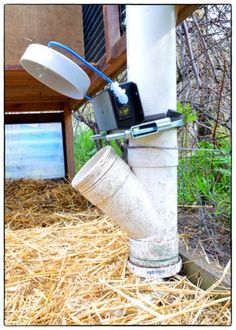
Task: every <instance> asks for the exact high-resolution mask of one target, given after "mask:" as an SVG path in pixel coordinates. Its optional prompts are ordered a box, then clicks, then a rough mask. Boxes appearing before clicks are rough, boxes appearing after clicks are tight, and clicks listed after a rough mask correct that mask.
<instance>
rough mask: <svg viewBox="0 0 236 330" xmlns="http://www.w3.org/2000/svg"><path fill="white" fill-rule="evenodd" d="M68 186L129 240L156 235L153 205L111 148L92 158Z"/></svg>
mask: <svg viewBox="0 0 236 330" xmlns="http://www.w3.org/2000/svg"><path fill="white" fill-rule="evenodd" d="M71 184H72V187H73V188H74V189H76V190H78V191H79V192H80V193H81V194H82V195H83V196H85V197H86V198H87V199H88V200H89V201H90V202H91V203H92V204H94V205H96V206H97V207H98V208H100V209H101V210H102V211H103V212H104V213H105V214H106V215H107V216H108V217H109V218H110V219H111V220H113V221H114V222H115V223H116V224H118V225H119V226H120V227H121V229H123V230H124V231H126V232H127V233H128V234H129V236H130V237H132V238H135V239H141V238H142V239H145V238H146V237H148V238H149V237H151V236H152V235H153V233H155V232H157V230H158V223H157V222H156V221H155V220H156V211H155V209H154V207H153V206H152V203H151V202H150V200H149V198H148V197H147V194H146V192H145V191H144V189H143V187H142V186H141V184H140V182H139V181H138V180H137V178H136V177H135V175H134V174H133V172H132V171H131V169H130V168H129V166H128V165H127V164H126V163H125V162H124V161H123V160H122V159H121V158H120V157H119V156H117V155H116V154H115V152H114V151H113V149H112V148H111V147H104V148H102V149H101V150H100V151H99V152H98V153H97V154H96V155H95V156H93V157H92V158H91V159H90V160H89V161H88V162H87V163H86V164H85V165H84V166H83V167H82V168H81V170H80V171H79V172H78V173H77V174H76V176H75V177H74V179H73V180H72V183H71Z"/></svg>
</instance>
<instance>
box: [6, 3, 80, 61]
mask: <svg viewBox="0 0 236 330" xmlns="http://www.w3.org/2000/svg"><path fill="white" fill-rule="evenodd" d="M4 14H5V15H4V16H5V65H16V64H19V60H20V58H21V56H22V54H23V53H24V51H25V49H26V48H27V46H28V45H29V44H31V43H39V44H44V45H47V43H48V41H50V40H56V41H59V42H62V43H65V44H67V45H68V46H70V47H71V48H73V49H75V50H76V51H78V52H79V53H80V54H81V55H83V54H84V43H83V25H82V7H81V5H68V4H67V5H28V4H24V5H5V13H4Z"/></svg>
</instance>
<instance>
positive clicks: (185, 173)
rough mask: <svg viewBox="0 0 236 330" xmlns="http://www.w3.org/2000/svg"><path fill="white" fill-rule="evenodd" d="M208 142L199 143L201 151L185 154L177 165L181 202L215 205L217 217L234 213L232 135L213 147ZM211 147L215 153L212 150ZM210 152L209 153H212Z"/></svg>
mask: <svg viewBox="0 0 236 330" xmlns="http://www.w3.org/2000/svg"><path fill="white" fill-rule="evenodd" d="M213 147H214V146H213V144H212V143H210V142H208V141H201V142H199V143H198V148H199V149H200V150H196V151H194V152H193V153H192V154H191V156H188V157H182V158H180V160H179V167H178V177H179V180H178V202H179V204H193V203H197V204H200V203H203V204H209V205H212V206H213V207H214V209H215V214H216V215H217V216H223V217H226V218H229V217H230V215H231V205H230V204H231V203H230V196H231V156H230V153H229V151H230V143H229V137H226V138H225V140H224V141H222V142H221V148H220V149H219V150H216V149H214V150H213ZM210 150H212V152H211V151H210ZM209 151H210V152H209Z"/></svg>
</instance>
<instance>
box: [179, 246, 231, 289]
mask: <svg viewBox="0 0 236 330" xmlns="http://www.w3.org/2000/svg"><path fill="white" fill-rule="evenodd" d="M179 254H180V257H181V258H182V261H183V270H182V271H183V273H184V275H187V276H188V278H189V279H190V281H191V282H193V283H194V284H197V283H198V281H199V279H200V280H201V288H202V289H204V290H207V289H208V288H209V287H210V286H211V285H212V284H214V283H216V281H217V280H219V279H220V278H221V276H222V274H223V271H220V269H219V267H217V266H216V265H215V264H214V263H213V262H211V264H208V263H207V262H206V260H205V258H204V257H203V256H201V255H199V254H198V253H196V252H194V250H193V249H192V248H190V247H188V249H186V247H185V246H184V244H183V243H182V242H181V241H180V242H179ZM222 285H223V286H224V287H226V288H230V287H231V274H226V276H225V277H224V278H223V280H222V283H221V286H222Z"/></svg>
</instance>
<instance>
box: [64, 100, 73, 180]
mask: <svg viewBox="0 0 236 330" xmlns="http://www.w3.org/2000/svg"><path fill="white" fill-rule="evenodd" d="M63 122H64V136H65V156H66V157H65V158H66V176H67V178H68V179H69V181H71V180H72V179H73V177H74V175H75V160H74V144H73V128H72V114H71V109H70V106H69V103H65V104H64V119H63Z"/></svg>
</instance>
